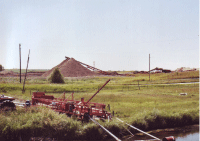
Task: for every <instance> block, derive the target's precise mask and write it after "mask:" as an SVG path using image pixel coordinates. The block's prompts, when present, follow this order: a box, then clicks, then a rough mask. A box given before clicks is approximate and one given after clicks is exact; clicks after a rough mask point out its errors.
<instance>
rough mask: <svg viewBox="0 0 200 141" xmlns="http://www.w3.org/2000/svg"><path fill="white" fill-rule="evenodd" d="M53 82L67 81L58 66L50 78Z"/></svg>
mask: <svg viewBox="0 0 200 141" xmlns="http://www.w3.org/2000/svg"><path fill="white" fill-rule="evenodd" d="M48 80H50V82H51V83H65V81H64V77H63V75H62V74H61V73H60V70H59V69H58V68H55V70H54V71H53V73H52V74H51V76H50V77H49V79H48Z"/></svg>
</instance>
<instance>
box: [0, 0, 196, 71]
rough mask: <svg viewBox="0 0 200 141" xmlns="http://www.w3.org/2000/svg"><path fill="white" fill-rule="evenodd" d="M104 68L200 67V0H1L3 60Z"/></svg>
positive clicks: (10, 63) (38, 65) (40, 66)
mask: <svg viewBox="0 0 200 141" xmlns="http://www.w3.org/2000/svg"><path fill="white" fill-rule="evenodd" d="M19 43H21V47H22V68H26V63H27V58H28V50H29V49H30V61H29V68H30V69H51V68H52V67H54V66H56V65H58V64H59V63H61V62H62V61H63V60H64V59H65V56H68V57H73V58H74V59H76V60H78V61H81V62H83V63H86V64H88V65H91V66H93V62H94V61H95V67H97V68H99V69H102V70H148V69H149V54H151V69H153V68H155V67H162V68H165V69H172V70H175V69H176V68H179V67H191V68H193V67H196V68H197V67H199V1H198V0H28V1H27V0H0V64H2V65H3V66H4V67H5V68H6V69H11V68H19Z"/></svg>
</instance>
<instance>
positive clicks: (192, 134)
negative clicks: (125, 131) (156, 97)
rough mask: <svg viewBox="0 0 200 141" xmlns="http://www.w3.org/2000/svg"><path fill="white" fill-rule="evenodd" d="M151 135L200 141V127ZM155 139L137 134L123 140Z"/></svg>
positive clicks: (195, 126)
mask: <svg viewBox="0 0 200 141" xmlns="http://www.w3.org/2000/svg"><path fill="white" fill-rule="evenodd" d="M150 134H151V135H153V136H155V137H157V138H159V139H163V138H164V137H169V136H174V137H175V139H176V141H199V135H200V134H199V125H192V126H185V127H182V128H175V129H165V130H155V131H152V133H150ZM150 139H153V138H151V137H149V136H147V135H144V134H136V135H135V136H133V137H129V138H126V139H123V141H135V140H150Z"/></svg>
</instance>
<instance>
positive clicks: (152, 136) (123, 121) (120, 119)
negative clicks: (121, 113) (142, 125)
mask: <svg viewBox="0 0 200 141" xmlns="http://www.w3.org/2000/svg"><path fill="white" fill-rule="evenodd" d="M116 119H118V120H119V121H121V122H124V121H122V120H121V119H119V118H117V117H116ZM125 124H126V125H128V126H130V127H131V128H133V129H136V130H138V131H140V132H142V133H144V134H146V135H148V136H150V137H152V138H155V139H157V140H160V139H159V138H157V137H155V136H153V135H150V134H148V133H147V132H144V131H142V130H140V129H138V128H136V127H134V126H132V125H130V124H128V123H125Z"/></svg>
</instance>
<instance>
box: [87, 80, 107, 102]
mask: <svg viewBox="0 0 200 141" xmlns="http://www.w3.org/2000/svg"><path fill="white" fill-rule="evenodd" d="M109 81H110V79H108V81H106V83H105V84H104V85H103V86H102V87H101V88H100V89H99V90H98V91H97V92H96V93H95V94H94V95H93V96H92V97H91V98H90V99H89V100H88V101H87V102H86V103H85V104H87V103H88V102H89V101H90V100H91V99H92V98H93V97H94V96H95V95H96V94H97V93H98V92H99V91H100V90H101V89H102V88H103V87H104V86H105V85H106V84H107V83H108V82H109Z"/></svg>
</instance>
